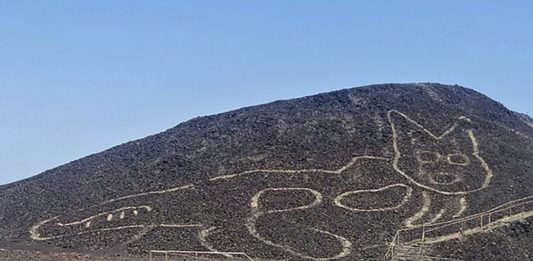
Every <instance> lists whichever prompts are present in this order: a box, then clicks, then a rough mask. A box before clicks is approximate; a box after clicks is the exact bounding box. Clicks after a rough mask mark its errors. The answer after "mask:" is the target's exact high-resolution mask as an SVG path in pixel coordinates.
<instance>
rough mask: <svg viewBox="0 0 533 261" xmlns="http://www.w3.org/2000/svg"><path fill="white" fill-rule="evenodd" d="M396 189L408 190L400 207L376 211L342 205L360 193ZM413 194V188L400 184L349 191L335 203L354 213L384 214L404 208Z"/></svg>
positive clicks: (338, 197) (377, 209)
mask: <svg viewBox="0 0 533 261" xmlns="http://www.w3.org/2000/svg"><path fill="white" fill-rule="evenodd" d="M394 187H403V188H405V189H406V193H405V196H404V197H403V198H402V201H401V202H400V203H399V204H398V205H396V206H393V207H387V208H376V209H359V208H352V207H348V206H346V205H345V204H343V203H342V199H343V198H345V197H347V196H350V195H355V194H359V193H376V192H380V191H384V190H387V189H390V188H394ZM412 192H413V188H412V187H410V186H407V185H404V184H400V183H398V184H393V185H389V186H385V187H382V188H377V189H365V190H355V191H348V192H345V193H342V194H340V195H339V196H337V197H336V198H335V200H334V203H335V205H336V206H338V207H341V208H344V209H348V210H350V211H354V212H382V211H389V210H394V209H398V208H400V207H402V206H403V205H405V204H406V203H407V201H409V198H411V194H412Z"/></svg>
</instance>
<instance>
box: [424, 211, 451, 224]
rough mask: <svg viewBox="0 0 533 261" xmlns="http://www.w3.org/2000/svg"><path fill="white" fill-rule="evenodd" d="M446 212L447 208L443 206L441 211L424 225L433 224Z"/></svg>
mask: <svg viewBox="0 0 533 261" xmlns="http://www.w3.org/2000/svg"><path fill="white" fill-rule="evenodd" d="M444 213H446V209H445V208H443V209H441V210H440V211H439V213H437V215H435V216H434V217H433V218H432V219H431V220H429V221H428V222H426V223H424V224H423V225H424V226H427V225H431V224H433V223H435V222H437V220H439V219H441V218H442V216H443V215H444Z"/></svg>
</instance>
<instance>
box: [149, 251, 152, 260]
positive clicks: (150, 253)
mask: <svg viewBox="0 0 533 261" xmlns="http://www.w3.org/2000/svg"><path fill="white" fill-rule="evenodd" d="M148 255H149V256H150V261H152V251H151V250H150V252H149V254H148Z"/></svg>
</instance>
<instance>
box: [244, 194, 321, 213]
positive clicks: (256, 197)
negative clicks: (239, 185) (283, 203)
mask: <svg viewBox="0 0 533 261" xmlns="http://www.w3.org/2000/svg"><path fill="white" fill-rule="evenodd" d="M268 191H307V192H310V193H311V194H313V196H315V200H314V201H313V202H311V203H309V204H307V205H303V206H300V207H294V208H286V209H275V210H269V211H264V212H265V213H267V214H270V213H281V212H288V211H294V210H302V209H308V208H312V207H314V206H316V205H318V204H320V203H322V194H320V192H318V191H316V190H313V189H309V188H267V189H263V190H261V191H259V192H258V193H257V194H255V195H254V196H253V197H252V200H251V202H250V207H252V209H258V208H259V199H260V198H261V196H263V194H264V193H265V192H268Z"/></svg>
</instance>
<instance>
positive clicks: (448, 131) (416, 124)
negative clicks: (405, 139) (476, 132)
mask: <svg viewBox="0 0 533 261" xmlns="http://www.w3.org/2000/svg"><path fill="white" fill-rule="evenodd" d="M392 113H396V114H398V115H400V116H402V118H404V119H405V120H407V121H408V122H410V123H411V124H413V125H415V126H416V127H418V128H419V129H421V130H422V131H424V132H425V133H426V134H428V135H429V136H431V137H432V138H434V139H436V140H442V139H443V138H444V137H446V136H448V135H449V134H450V133H452V132H453V131H455V129H456V128H457V127H459V124H457V123H454V124H453V125H452V127H450V128H449V129H447V130H446V131H444V132H443V133H442V134H441V135H440V136H437V135H435V134H434V133H433V132H431V131H430V130H428V129H426V128H425V127H424V126H422V125H421V124H420V123H418V122H416V121H414V120H413V119H411V118H409V116H407V115H405V114H404V113H401V112H399V111H397V110H390V111H388V113H387V115H388V117H389V123H393V120H392Z"/></svg>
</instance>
